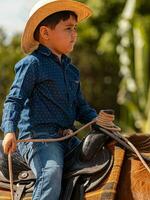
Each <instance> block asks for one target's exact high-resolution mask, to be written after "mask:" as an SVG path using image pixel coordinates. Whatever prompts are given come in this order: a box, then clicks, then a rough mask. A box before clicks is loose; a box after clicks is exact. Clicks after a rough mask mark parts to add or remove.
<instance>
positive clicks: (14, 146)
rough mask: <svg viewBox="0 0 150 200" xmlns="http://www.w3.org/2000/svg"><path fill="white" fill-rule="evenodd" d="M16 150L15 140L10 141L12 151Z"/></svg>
mask: <svg viewBox="0 0 150 200" xmlns="http://www.w3.org/2000/svg"><path fill="white" fill-rule="evenodd" d="M15 151H16V141H13V142H12V152H15Z"/></svg>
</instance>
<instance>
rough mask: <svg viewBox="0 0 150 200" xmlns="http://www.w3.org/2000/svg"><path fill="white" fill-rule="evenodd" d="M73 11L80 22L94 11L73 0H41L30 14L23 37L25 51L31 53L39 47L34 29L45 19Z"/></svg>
mask: <svg viewBox="0 0 150 200" xmlns="http://www.w3.org/2000/svg"><path fill="white" fill-rule="evenodd" d="M65 10H69V11H73V12H75V13H76V14H77V16H78V22H80V21H82V20H84V19H86V18H88V17H89V16H91V14H92V11H91V10H90V8H89V7H87V6H86V5H85V4H83V3H80V2H77V1H72V0H40V1H38V2H37V3H36V4H35V5H34V6H33V8H32V9H31V12H30V14H29V19H28V21H27V23H26V26H25V29H24V32H23V34H22V39H21V47H22V50H23V51H24V53H30V52H32V51H34V50H35V49H37V48H38V45H39V42H37V41H36V40H35V39H34V36H33V35H34V31H35V29H36V27H37V26H38V25H39V23H40V22H41V21H43V19H45V18H46V17H48V16H49V15H51V14H53V13H56V12H59V11H65Z"/></svg>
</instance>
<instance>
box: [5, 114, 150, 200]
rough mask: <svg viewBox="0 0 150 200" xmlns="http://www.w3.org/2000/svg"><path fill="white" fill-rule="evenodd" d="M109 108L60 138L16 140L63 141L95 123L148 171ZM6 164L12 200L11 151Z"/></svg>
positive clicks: (25, 140) (149, 170)
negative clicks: (134, 156) (115, 122)
mask: <svg viewBox="0 0 150 200" xmlns="http://www.w3.org/2000/svg"><path fill="white" fill-rule="evenodd" d="M110 111H111V110H102V111H100V113H99V115H98V117H97V118H95V119H94V120H92V121H91V122H89V123H87V124H85V125H84V126H82V127H81V128H80V129H78V130H77V131H75V132H73V131H71V130H70V129H68V133H67V132H66V133H65V136H63V137H60V138H49V139H23V140H17V143H19V142H60V141H64V140H66V139H69V138H71V137H73V136H75V135H77V134H78V133H79V132H80V131H82V130H83V129H85V128H87V127H89V126H91V125H92V124H97V125H99V126H100V129H101V130H102V131H103V132H104V133H105V134H107V135H109V136H110V137H111V138H113V139H114V140H116V141H117V142H119V143H120V144H121V145H123V146H124V147H125V148H127V149H128V150H130V151H132V152H134V153H135V154H136V155H137V157H138V158H139V160H140V161H141V162H142V164H143V165H144V167H145V168H146V169H147V170H148V172H149V173H150V168H149V166H148V165H147V163H146V162H145V160H144V159H143V157H144V156H143V155H142V154H140V153H139V151H138V150H137V149H136V147H135V146H134V145H133V144H132V143H131V142H130V141H129V140H128V139H127V138H125V137H124V136H123V135H121V134H120V131H121V129H120V128H119V127H118V126H116V125H115V124H114V123H113V121H114V119H115V116H114V114H113V113H112V111H111V112H110ZM8 165H9V179H10V190H11V199H12V200H14V191H13V170H12V158H11V152H10V153H9V155H8Z"/></svg>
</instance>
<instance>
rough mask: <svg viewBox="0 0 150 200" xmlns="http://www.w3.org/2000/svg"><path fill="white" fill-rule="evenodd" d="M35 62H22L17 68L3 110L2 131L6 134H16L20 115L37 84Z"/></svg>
mask: <svg viewBox="0 0 150 200" xmlns="http://www.w3.org/2000/svg"><path fill="white" fill-rule="evenodd" d="M34 65H35V61H34V62H32V63H28V62H22V61H20V62H19V63H17V64H16V66H15V73H16V75H15V79H14V82H13V84H12V86H11V88H10V92H9V94H8V96H7V97H6V100H5V103H4V109H3V117H2V124H1V129H2V131H3V132H4V134H6V133H8V132H16V130H17V125H18V121H19V119H20V113H21V111H22V109H23V105H24V103H25V101H26V100H27V98H28V97H30V95H31V93H32V90H33V87H34V84H35V72H34V71H35V69H34Z"/></svg>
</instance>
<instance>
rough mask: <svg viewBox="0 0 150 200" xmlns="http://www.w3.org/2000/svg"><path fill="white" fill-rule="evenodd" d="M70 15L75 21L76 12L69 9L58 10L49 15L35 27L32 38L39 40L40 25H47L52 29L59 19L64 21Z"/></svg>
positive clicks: (76, 18) (76, 17)
mask: <svg viewBox="0 0 150 200" xmlns="http://www.w3.org/2000/svg"><path fill="white" fill-rule="evenodd" d="M70 16H73V17H74V18H75V20H76V21H77V20H78V16H77V15H76V13H74V12H72V11H69V10H66V11H60V12H56V13H54V14H51V15H49V16H48V17H46V18H45V19H44V20H43V21H41V22H40V24H39V25H38V26H37V27H36V29H35V31H34V39H35V40H36V41H39V33H40V27H41V26H48V27H50V28H51V29H54V28H55V27H56V25H57V24H58V23H59V22H60V21H61V20H63V21H66V20H67V19H69V17H70Z"/></svg>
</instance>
